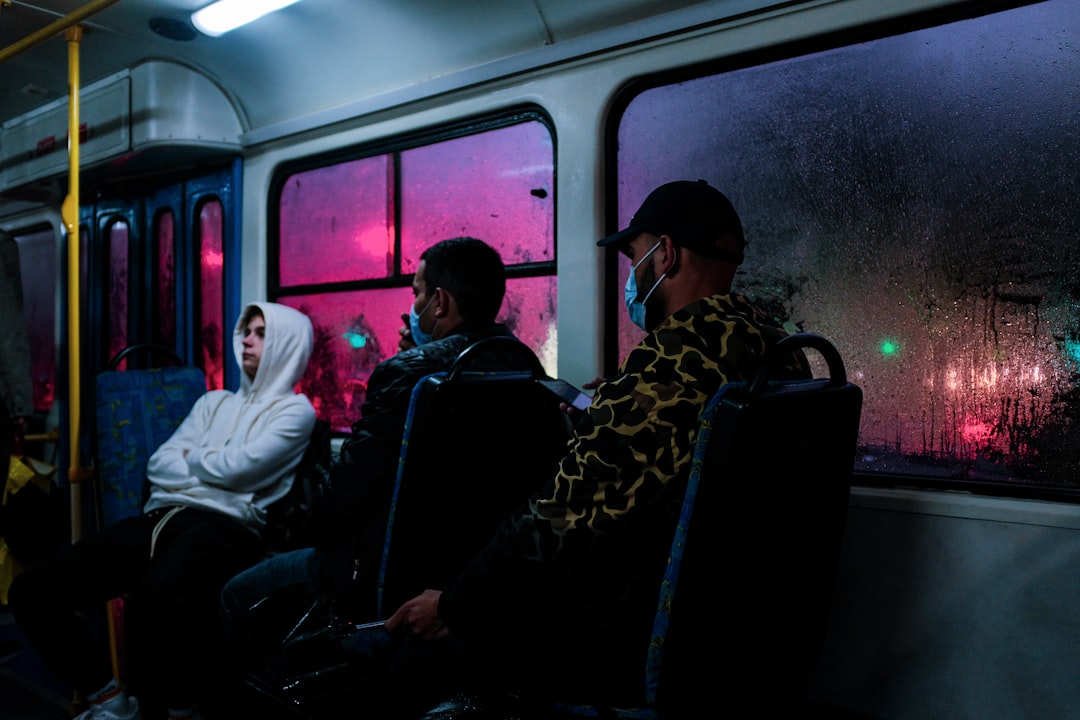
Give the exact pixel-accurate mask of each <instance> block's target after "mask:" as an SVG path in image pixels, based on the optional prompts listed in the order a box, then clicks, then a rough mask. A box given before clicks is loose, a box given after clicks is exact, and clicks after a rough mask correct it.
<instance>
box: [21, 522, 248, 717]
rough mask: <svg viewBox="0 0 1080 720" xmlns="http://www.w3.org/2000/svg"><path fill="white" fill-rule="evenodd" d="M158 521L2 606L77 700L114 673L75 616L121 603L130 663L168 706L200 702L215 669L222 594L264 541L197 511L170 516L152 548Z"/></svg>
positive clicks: (68, 560) (59, 563)
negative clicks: (133, 656) (131, 644)
mask: <svg viewBox="0 0 1080 720" xmlns="http://www.w3.org/2000/svg"><path fill="white" fill-rule="evenodd" d="M164 514H165V511H163V510H156V511H154V512H152V513H148V514H144V515H140V516H137V517H132V518H127V519H125V520H122V521H120V522H118V523H116V524H115V525H112V526H110V527H107V528H104V529H102V530H100V531H99V532H97V533H95V534H94V535H91V536H89V537H87V538H85V539H83V540H81V541H79V542H78V543H76V544H74V545H72V546H70V547H66V548H64V549H63V550H61V551H60V552H59V553H58V554H57V555H55V556H53V557H52V558H50V559H49V560H47V561H44V562H42V563H40V564H36V565H34V566H32V567H30V568H28V569H26V570H24V571H23V572H22V574H20V575H19V576H18V577H16V579H15V581H14V582H13V583H12V585H11V589H10V592H9V598H8V600H9V603H8V604H9V607H10V608H11V611H12V613H13V615H14V617H15V621H16V622H17V623H18V625H19V628H20V630H21V631H22V632H23V634H24V635H25V636H26V638H27V639H28V640H29V641H30V643H31V644H32V645H33V647H34V650H35V651H36V652H37V654H38V656H39V657H40V658H41V659H42V661H43V662H44V663H45V664H46V665H47V666H48V667H49V669H50V670H51V671H52V672H53V673H54V674H55V675H56V677H57V679H59V680H60V681H62V682H64V683H66V684H68V685H70V686H71V687H72V688H73V689H75V690H77V691H78V692H79V693H81V694H83V695H86V694H89V693H92V692H94V691H96V690H99V689H100V688H102V687H103V686H105V685H106V684H107V683H108V682H109V681H110V680H111V679H112V670H111V663H110V660H109V655H108V649H107V647H103V646H102V644H101V643H97V642H95V641H94V636H93V634H92V633H91V632H90V630H89V628H88V627H87V626H86V624H85V623H84V622H83V620H82V618H81V614H80V612H79V611H84V610H100V609H101V608H102V607H103V604H104V603H105V602H106V601H107V600H110V599H112V598H116V597H120V596H122V595H125V594H126V600H125V634H126V635H127V636H128V637H129V638H134V639H137V640H138V646H139V647H140V648H141V649H142V651H143V652H142V653H140V654H139V657H138V659H137V660H136V662H138V663H139V666H140V669H146V670H147V671H148V676H149V677H152V678H153V683H154V685H155V688H154V690H155V692H160V695H161V698H162V699H163V701H164V702H165V703H166V704H167V705H168V706H169V707H176V708H183V707H188V706H190V705H191V704H193V703H195V702H197V701H199V700H200V698H201V695H202V693H203V691H204V690H205V689H206V687H207V686H208V683H209V681H210V680H211V679H212V674H213V673H215V672H217V671H218V670H219V669H220V663H221V662H222V661H223V659H224V657H225V652H224V647H223V638H222V632H221V629H220V622H219V621H220V616H219V611H218V608H219V597H220V593H221V588H222V586H223V585H224V584H225V581H226V580H228V579H229V578H230V577H232V576H233V575H234V574H235V573H237V572H239V571H240V570H243V569H244V568H246V567H248V566H250V565H251V564H252V563H254V562H255V561H256V560H258V559H259V557H260V556H261V554H262V542H261V540H260V539H259V538H258V536H257V535H256V534H255V533H254V532H252V531H251V530H250V529H248V528H245V527H243V526H242V525H240V524H239V523H237V522H236V521H235V520H232V519H231V518H228V517H226V516H225V515H222V514H219V513H214V512H207V511H203V510H195V509H184V510H181V511H180V512H178V513H176V514H175V515H173V516H172V517H170V518H169V520H168V521H167V522H166V523H165V524H164V525H163V526H162V527H161V528H160V529H159V531H158V536H157V538H156V540H154V539H153V534H154V529H155V526H157V525H158V524H159V522H160V521H161V519H162V517H163V516H164ZM152 541H153V542H154V551H153V557H151V555H150V547H151V542H152ZM143 663H145V666H143Z"/></svg>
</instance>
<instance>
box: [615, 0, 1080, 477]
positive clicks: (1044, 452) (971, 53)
mask: <svg viewBox="0 0 1080 720" xmlns="http://www.w3.org/2000/svg"><path fill="white" fill-rule="evenodd" d="M1075 10H1076V7H1075V3H1074V2H1072V0H1053V1H1051V2H1044V3H1039V4H1034V5H1029V6H1025V7H1021V8H1017V9H1013V10H1008V11H1004V12H1000V13H997V14H994V15H988V16H983V17H978V18H973V19H969V20H964V21H960V22H956V23H953V24H949V25H944V26H941V27H937V28H933V29H926V30H920V31H915V32H911V33H908V34H903V35H899V36H895V37H887V38H882V39H878V40H874V41H871V42H865V43H862V44H857V45H852V46H848V47H843V48H839V49H833V50H829V51H825V52H820V53H817V54H812V55H806V56H802V57H797V58H792V59H788V60H784V61H780V62H774V63H770V64H766V65H760V66H755V67H748V68H743V69H736V70H732V71H729V72H724V73H721V74H717V75H711V76H708V77H700V78H696V79H692V80H688V81H684V82H679V83H676V84H671V85H667V86H664V87H655V88H652V89H648V90H646V91H644V92H641V93H640V94H639V95H638V96H636V97H635V99H633V100H632V101H631V102H630V104H629V106H628V108H627V110H626V111H625V114H624V115H623V117H622V118H621V123H620V125H619V129H618V143H619V151H618V182H619V211H618V214H619V222H620V225H625V224H626V223H627V222H628V220H629V217H630V215H632V213H633V212H634V210H635V209H636V208H637V206H638V205H639V203H640V202H641V200H642V199H643V198H644V197H645V195H646V194H647V193H648V192H649V190H651V189H652V188H653V187H655V186H656V185H657V184H660V183H663V182H666V181H669V180H675V179H684V178H685V179H698V178H703V179H706V180H708V181H709V182H711V183H712V184H714V185H715V186H717V187H719V188H720V189H722V190H723V191H724V192H725V193H727V194H728V196H729V197H730V198H731V199H732V201H733V202H734V204H735V206H736V208H737V209H738V210H739V212H740V214H741V216H742V218H743V223H744V226H745V230H746V236H747V242H748V246H747V253H746V262H745V263H744V264H743V266H742V267H741V269H740V273H739V275H738V276H737V278H736V284H735V291H736V292H740V293H742V294H744V295H747V296H748V297H750V298H752V299H756V300H758V301H759V302H760V303H762V304H763V305H764V306H765V307H766V308H768V310H769V311H770V312H771V313H772V314H773V315H774V316H775V317H777V318H778V319H780V320H781V321H782V322H784V323H785V324H786V325H787V326H788V327H789V329H792V330H807V331H813V332H817V333H820V334H822V335H824V336H826V337H827V338H829V339H831V340H832V341H833V342H834V343H835V344H836V345H837V347H838V348H839V349H840V351H841V353H842V354H843V356H844V358H845V362H846V365H847V370H848V375H849V377H850V378H851V379H852V380H853V381H855V382H856V383H858V384H859V385H861V386H862V388H863V391H864V394H865V405H864V410H863V418H862V428H861V437H860V446H861V452H860V453H859V460H858V464H859V467H860V469H862V470H869V471H877V472H882V473H904V474H907V473H911V474H915V475H924V476H937V477H949V478H966V479H978V480H1009V481H1015V482H1025V483H1039V484H1050V485H1076V484H1077V483H1080V481H1078V480H1077V478H1078V477H1080V472H1078V469H1080V436H1078V430H1077V427H1076V419H1077V411H1076V408H1077V400H1078V399H1080V372H1078V371H1080V312H1078V310H1080V280H1078V278H1080V244H1078V243H1077V238H1078V237H1080V204H1078V203H1077V202H1076V196H1077V180H1076V177H1077V176H1076V172H1077V170H1076V168H1078V167H1080V113H1078V112H1077V108H1078V107H1080V97H1078V93H1080V86H1078V85H1077V84H1076V80H1075V79H1076V78H1077V77H1080V53H1077V52H1076V47H1077V45H1078V43H1080V13H1076V12H1075ZM626 272H627V265H626V263H625V261H621V266H620V276H619V278H618V280H619V285H618V293H619V297H618V299H617V302H618V303H619V304H620V307H621V303H622V282H623V281H624V280H625V278H626ZM622 315H624V316H625V313H622ZM620 323H621V325H620V333H619V335H620V347H619V352H620V355H625V353H626V352H627V351H628V350H629V349H630V347H632V345H633V344H634V343H635V342H636V341H637V340H638V339H640V337H641V333H640V331H638V330H637V329H636V328H634V327H633V326H631V325H630V324H629V322H628V321H627V320H626V319H625V317H623V318H621V319H620ZM818 373H819V374H824V373H825V370H824V368H823V367H822V368H819V370H818Z"/></svg>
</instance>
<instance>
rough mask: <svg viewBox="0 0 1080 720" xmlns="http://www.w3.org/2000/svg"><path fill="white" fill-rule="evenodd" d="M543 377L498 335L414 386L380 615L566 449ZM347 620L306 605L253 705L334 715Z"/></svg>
mask: <svg viewBox="0 0 1080 720" xmlns="http://www.w3.org/2000/svg"><path fill="white" fill-rule="evenodd" d="M519 350H520V352H521V353H522V362H521V363H520V367H521V368H522V369H521V370H515V371H507V370H484V369H480V368H482V367H492V365H491V364H490V362H489V361H487V360H485V357H486V356H487V353H489V352H491V353H498V354H499V355H500V356H501V357H502V358H504V359H505V358H506V357H507V355H508V353H516V352H518V351H519ZM503 367H505V365H503ZM541 378H543V379H546V378H547V374H546V373H545V371H544V369H543V366H542V365H541V364H540V362H539V360H538V359H537V358H536V355H535V354H534V353H533V352H532V350H531V349H529V348H528V346H526V345H524V344H523V343H520V342H519V341H517V340H516V339H513V338H502V337H496V338H488V339H485V340H480V341H478V342H477V343H474V344H473V345H471V346H469V347H468V348H466V349H465V350H464V351H462V353H461V354H460V355H459V356H458V357H457V359H456V360H455V362H454V363H453V365H452V366H451V367H450V369H449V370H447V371H445V372H438V373H434V374H431V375H428V376H426V377H424V378H422V379H421V380H420V381H419V382H418V383H417V384H416V385H415V386H414V388H413V391H412V395H411V398H410V405H409V410H408V413H407V416H406V420H405V427H404V433H403V437H402V443H401V452H400V455H399V461H398V468H397V475H396V478H395V484H394V492H393V495H392V499H391V507H390V511H389V514H388V519H387V523H386V529H385V534H384V538H383V546H382V550H381V552H380V553H378V555H376V556H374V558H373V560H374V561H376V562H377V563H378V567H377V569H376V572H377V583H376V587H375V588H374V590H375V598H373V600H372V606H373V608H374V612H375V615H376V618H378V619H385V618H386V617H389V616H390V615H391V614H392V613H393V612H394V611H395V610H396V609H397V608H398V607H399V606H400V605H401V604H402V603H403V602H405V601H406V600H408V599H410V598H412V597H413V596H415V595H418V594H419V593H420V592H422V591H423V590H425V589H426V588H437V587H441V586H442V585H443V584H444V583H445V582H446V581H447V580H448V579H449V578H450V577H452V576H453V575H454V574H455V573H456V572H457V571H458V570H459V569H460V568H461V567H463V566H464V565H465V563H466V562H467V561H468V559H469V558H471V557H472V555H473V554H475V553H476V552H477V551H479V549H480V548H481V547H482V546H483V544H484V543H485V542H486V541H487V540H488V539H489V538H490V536H491V535H492V534H493V533H494V531H495V529H496V527H497V526H498V524H499V523H500V522H501V521H502V520H503V519H504V518H506V517H508V516H509V515H510V514H511V512H512V511H513V510H514V509H516V507H517V506H518V505H519V504H521V503H523V502H525V501H526V500H527V499H528V497H529V496H530V495H532V494H533V493H534V492H536V491H538V490H539V489H540V488H541V487H542V486H543V484H544V483H545V482H547V481H548V480H550V478H551V477H552V475H553V474H554V471H555V467H556V464H557V463H558V460H559V459H560V458H561V457H562V456H563V454H565V452H566V447H567V441H568V440H569V438H570V421H569V418H568V417H567V416H566V414H565V412H563V411H562V410H560V409H559V398H558V396H557V395H555V394H553V393H552V392H551V391H550V390H548V389H547V388H545V387H544V386H543V385H541V384H540V383H538V382H537V380H538V379H541ZM316 605H318V603H316ZM354 619H355V620H357V621H358V622H363V621H365V620H371V619H373V618H367V617H360V618H350V619H349V620H348V621H345V622H341V620H342V619H341V618H336V617H335V618H334V619H333V620H332V621H329V623H328V621H327V620H326V616H325V615H324V614H322V613H320V612H319V611H318V610H317V609H316V607H314V606H313V607H312V609H311V610H309V611H308V613H307V614H306V615H305V616H304V618H302V619H301V620H300V622H299V623H297V624H296V626H295V627H294V628H293V630H292V631H291V632H290V634H289V637H287V638H286V640H285V642H284V645H283V647H284V653H285V654H292V655H295V656H296V657H299V658H300V660H299V661H298V663H297V664H296V665H292V664H291V663H286V664H288V665H289V669H288V670H287V671H285V672H284V674H281V673H280V672H271V673H269V674H267V673H264V672H262V671H257V672H253V673H250V674H248V675H247V676H246V677H245V679H244V684H245V686H246V691H247V692H248V694H249V696H250V697H251V699H252V701H253V702H254V703H256V704H257V705H259V706H260V707H261V709H262V710H263V711H264V712H265V713H267V714H268V715H269V716H270V717H276V716H278V715H281V716H283V717H290V718H291V717H298V716H302V717H316V716H319V717H321V716H323V715H324V714H325V716H326V717H333V716H336V712H335V711H336V709H337V707H338V704H339V703H341V702H345V700H344V699H345V698H348V697H350V696H351V695H352V694H354V692H355V691H354V690H353V687H354V685H353V679H352V674H351V673H352V672H353V670H354V667H355V664H356V662H355V657H354V656H350V657H343V656H342V653H347V652H348V651H346V650H344V648H346V647H349V646H350V645H351V643H350V641H349V637H350V633H351V628H352V625H351V621H352V620H354ZM327 641H328V642H329V645H328V644H327ZM309 658H311V659H309Z"/></svg>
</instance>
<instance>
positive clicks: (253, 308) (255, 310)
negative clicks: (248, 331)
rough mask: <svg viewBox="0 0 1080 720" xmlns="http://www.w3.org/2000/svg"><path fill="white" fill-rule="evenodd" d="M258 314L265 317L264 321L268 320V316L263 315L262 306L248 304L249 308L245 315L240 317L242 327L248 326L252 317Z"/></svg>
mask: <svg viewBox="0 0 1080 720" xmlns="http://www.w3.org/2000/svg"><path fill="white" fill-rule="evenodd" d="M256 315H258V316H259V317H261V318H262V319H263V322H266V316H265V315H263V311H262V308H261V307H259V306H258V305H255V304H254V303H252V304H251V305H248V306H247V309H246V310H245V311H244V316H243V317H242V318H240V327H242V328H246V327H247V325H248V323H249V322H251V319H252V318H253V317H255V316H256Z"/></svg>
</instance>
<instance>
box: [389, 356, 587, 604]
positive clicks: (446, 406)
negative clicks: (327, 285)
mask: <svg viewBox="0 0 1080 720" xmlns="http://www.w3.org/2000/svg"><path fill="white" fill-rule="evenodd" d="M510 343H513V344H515V345H516V346H520V350H521V352H522V353H523V355H522V357H523V363H522V365H521V367H522V368H523V369H522V370H520V371H476V370H472V369H471V368H472V367H475V364H480V362H481V361H480V358H481V356H482V355H483V354H484V353H485V352H487V351H489V350H498V351H500V352H505V351H506V349H507V348H508V347H510ZM541 377H546V376H545V374H544V370H543V367H542V366H541V365H540V363H539V360H537V359H536V356H535V355H534V354H533V353H532V351H531V350H530V349H529V348H528V347H527V346H525V345H523V344H521V343H520V342H519V341H517V340H514V339H512V338H489V339H487V340H481V341H480V342H479V343H477V344H475V345H473V346H471V347H470V348H469V349H467V350H466V351H464V352H463V353H462V354H461V356H459V357H458V359H457V361H456V362H455V363H454V365H453V366H452V367H451V368H450V370H448V371H447V372H444V373H436V374H434V375H430V376H428V377H427V378H425V379H423V380H422V381H420V382H419V383H418V384H417V385H416V387H415V388H414V390H413V395H412V403H411V405H410V408H409V414H408V418H407V419H406V423H405V433H404V437H403V440H402V446H401V457H400V461H399V465H398V474H397V480H396V484H395V489H394V498H393V501H392V506H391V510H390V519H389V523H388V526H387V531H386V539H385V545H384V549H383V558H382V567H381V570H380V576H379V592H378V603H379V615H380V617H386V616H389V615H390V614H391V613H393V612H394V610H396V609H397V607H398V606H399V605H400V604H401V603H402V602H404V601H405V600H408V599H409V598H411V597H413V596H414V595H416V594H418V593H419V592H421V591H423V590H424V589H426V588H439V587H441V586H442V585H443V584H444V583H445V582H446V581H448V580H449V579H450V578H451V577H453V576H454V575H455V574H456V573H457V571H458V570H460V569H461V568H462V567H463V566H464V564H465V562H466V561H467V560H468V559H469V558H470V557H471V556H472V555H473V554H474V553H475V552H477V551H478V550H479V549H480V548H481V547H482V546H483V544H484V543H485V542H486V541H487V540H488V539H489V538H490V536H491V535H492V533H493V532H494V531H495V529H496V527H497V526H498V524H499V523H500V522H501V521H502V520H503V519H504V518H506V517H507V516H509V515H510V513H511V512H512V511H513V510H514V509H515V508H517V507H518V506H519V505H520V504H521V503H523V502H525V501H526V500H527V499H528V497H529V496H530V495H531V494H533V493H534V492H536V491H537V490H539V489H540V488H541V487H542V486H543V484H544V483H545V482H547V481H548V480H549V479H550V478H551V477H552V475H553V473H554V470H555V466H556V463H557V461H558V459H559V458H560V457H562V455H563V454H564V453H565V452H566V442H567V439H568V438H569V430H570V426H569V422H568V419H567V417H566V415H565V413H563V412H562V411H560V410H559V407H558V402H559V400H558V397H557V396H555V395H554V394H552V393H551V392H550V391H548V390H546V389H545V388H544V387H543V386H541V385H540V384H539V383H537V382H536V379H537V378H541Z"/></svg>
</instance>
